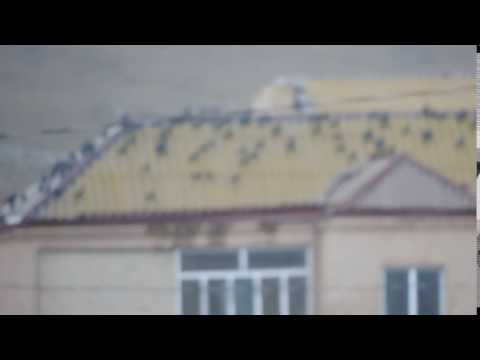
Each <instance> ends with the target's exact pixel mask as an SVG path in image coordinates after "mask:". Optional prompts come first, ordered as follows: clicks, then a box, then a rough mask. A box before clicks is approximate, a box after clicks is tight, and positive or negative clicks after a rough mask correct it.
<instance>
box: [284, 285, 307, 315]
mask: <svg viewBox="0 0 480 360" xmlns="http://www.w3.org/2000/svg"><path fill="white" fill-rule="evenodd" d="M288 293H289V294H288V296H289V314H290V315H306V314H307V280H306V279H305V278H304V277H292V278H290V279H288Z"/></svg>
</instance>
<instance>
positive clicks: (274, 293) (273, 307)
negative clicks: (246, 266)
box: [262, 279, 280, 315]
mask: <svg viewBox="0 0 480 360" xmlns="http://www.w3.org/2000/svg"><path fill="white" fill-rule="evenodd" d="M262 304H263V315H280V281H279V279H263V280H262Z"/></svg>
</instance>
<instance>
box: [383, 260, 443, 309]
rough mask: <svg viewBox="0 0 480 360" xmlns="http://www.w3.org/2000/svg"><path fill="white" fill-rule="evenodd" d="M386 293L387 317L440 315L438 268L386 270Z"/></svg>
mask: <svg viewBox="0 0 480 360" xmlns="http://www.w3.org/2000/svg"><path fill="white" fill-rule="evenodd" d="M385 291H386V308H387V309H386V310H387V314H388V315H439V314H441V270H439V269H432V268H397V269H387V271H386V289H385Z"/></svg>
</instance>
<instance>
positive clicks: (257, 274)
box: [176, 247, 314, 315]
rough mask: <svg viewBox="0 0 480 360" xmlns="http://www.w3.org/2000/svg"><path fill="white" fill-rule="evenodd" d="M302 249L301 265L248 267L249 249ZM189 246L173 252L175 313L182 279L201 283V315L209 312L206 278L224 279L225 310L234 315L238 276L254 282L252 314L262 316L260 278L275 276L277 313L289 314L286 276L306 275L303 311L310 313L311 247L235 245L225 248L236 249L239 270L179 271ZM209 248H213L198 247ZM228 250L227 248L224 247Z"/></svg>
mask: <svg viewBox="0 0 480 360" xmlns="http://www.w3.org/2000/svg"><path fill="white" fill-rule="evenodd" d="M291 249H295V250H302V251H304V253H305V265H304V266H303V267H291V268H273V269H250V268H248V252H249V251H255V250H272V251H275V250H291ZM188 250H190V249H179V250H177V252H176V263H177V264H176V268H177V289H178V292H177V293H178V296H177V314H178V315H182V303H183V299H182V297H183V294H182V282H183V281H184V280H195V281H199V283H200V315H208V291H207V284H208V281H209V280H225V281H226V287H227V298H226V310H227V315H234V314H235V294H234V281H235V280H237V279H248V280H252V283H253V314H254V315H261V314H262V313H263V309H262V307H263V303H262V297H261V283H262V280H263V279H268V278H275V279H278V280H279V285H280V290H279V300H280V315H288V313H289V307H290V303H289V302H290V298H289V292H288V279H290V278H291V277H296V276H300V277H303V278H305V285H306V294H305V295H306V302H307V304H306V314H307V315H309V314H312V313H313V311H312V310H313V295H314V289H313V280H312V278H313V273H312V269H313V266H312V261H313V256H312V253H311V249H310V248H308V247H295V248H293V247H288V248H275V249H266V248H237V249H228V250H231V251H235V252H236V253H237V258H238V269H235V270H194V271H183V270H182V252H183V251H188ZM201 250H202V251H204V250H212V251H215V250H216V249H213V248H212V249H201ZM225 250H227V249H225Z"/></svg>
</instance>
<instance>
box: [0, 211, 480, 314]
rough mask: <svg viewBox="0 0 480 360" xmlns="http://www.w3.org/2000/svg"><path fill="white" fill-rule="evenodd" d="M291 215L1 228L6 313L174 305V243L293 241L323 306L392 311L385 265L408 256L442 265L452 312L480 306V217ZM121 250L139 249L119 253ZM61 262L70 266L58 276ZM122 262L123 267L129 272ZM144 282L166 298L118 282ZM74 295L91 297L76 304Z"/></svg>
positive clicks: (408, 260)
mask: <svg viewBox="0 0 480 360" xmlns="http://www.w3.org/2000/svg"><path fill="white" fill-rule="evenodd" d="M282 224H283V225H282V226H280V227H279V228H278V229H277V231H275V232H272V233H268V232H265V231H262V230H260V228H259V225H258V223H257V222H250V221H247V222H238V223H235V224H231V225H230V226H229V227H228V229H226V232H225V234H224V235H217V236H213V237H212V236H211V235H209V233H210V229H211V226H210V225H206V224H203V225H202V226H201V228H199V229H196V230H195V231H193V232H192V234H191V235H190V236H176V237H175V236H173V235H171V228H170V230H168V228H165V227H160V226H141V225H138V226H89V227H54V228H29V229H18V230H15V231H13V232H3V233H0V313H1V314H5V313H7V314H8V313H10V314H11V313H15V314H32V313H33V314H34V313H41V312H47V313H58V312H60V313H62V312H68V313H83V312H87V313H105V312H108V313H122V312H124V313H151V312H154V313H162V314H174V313H175V312H176V311H177V306H178V304H177V301H178V296H177V293H176V291H175V290H174V291H172V289H175V287H176V260H175V259H176V257H175V252H174V251H173V250H174V249H176V248H184V247H192V246H195V247H207V246H211V247H225V246H228V247H234V248H236V247H255V246H261V247H264V246H292V245H298V246H307V247H310V248H312V249H313V254H314V264H313V265H314V271H313V273H314V283H315V289H314V294H315V295H316V296H314V304H315V306H314V307H315V313H318V314H382V313H383V312H384V303H383V302H384V292H383V275H384V269H385V267H387V266H406V265H412V266H416V265H422V266H423V265H435V266H442V267H443V268H444V283H445V311H446V313H448V314H473V313H475V311H476V284H477V279H476V267H475V264H476V242H475V231H474V230H475V222H474V220H473V218H472V219H470V218H415V217H410V218H407V219H405V218H387V217H378V218H339V219H335V220H328V221H327V220H323V221H320V222H319V221H315V226H314V225H312V222H308V221H307V222H305V221H304V222H298V223H291V222H289V223H287V222H286V221H282ZM314 239H316V241H313V240H314ZM86 249H91V250H95V251H92V252H91V254H92V256H88V255H85V253H80V254H81V255H79V252H78V250H82V251H83V252H84V251H85V250H86ZM122 249H123V250H126V251H123V252H122V251H121V250H122ZM98 250H102V251H98ZM115 253H118V254H124V255H125V254H132V256H123V257H116V256H115V255H114V254H115ZM56 254H57V255H58V254H66V255H68V256H67V257H58V256H55V255H56ZM98 254H103V255H104V256H103V257H102V256H100V257H99V256H98ZM135 254H136V255H135ZM141 254H143V255H141ZM152 254H155V255H152ZM135 256H137V258H135ZM139 256H140V257H139ZM141 256H145V257H141ZM152 256H157V257H156V258H155V257H152ZM82 259H84V260H82ZM135 259H136V260H135ZM82 264H83V265H82ZM138 264H142V265H141V266H140V267H139V265H138ZM58 268H61V269H63V270H62V271H63V272H65V274H59V275H58V276H53V275H52V274H55V271H56V270H55V269H58ZM108 269H110V273H108V271H109V270H108ZM112 269H113V270H112ZM118 269H123V273H122V272H119V271H118ZM112 271H114V273H111V272H112ZM116 274H117V275H118V278H116ZM63 275H65V276H63ZM62 276H63V277H64V279H63V280H62ZM72 277H73V278H74V279H76V280H75V282H78V284H79V285H82V286H83V287H86V288H87V290H88V289H90V290H92V289H93V290H95V288H96V286H99V285H108V286H107V287H111V288H112V291H116V292H117V293H116V294H117V295H116V297H115V299H116V300H115V299H112V296H111V293H106V294H105V295H102V296H100V297H96V298H95V299H92V298H91V294H90V293H89V292H88V291H87V292H84V293H78V292H74V291H73V290H72V289H70V288H69V286H68V285H69V284H68V283H61V282H62V281H67V280H65V279H68V282H71V279H72ZM39 285H41V286H42V291H39ZM52 285H55V286H59V285H60V286H61V287H62V286H64V287H66V289H63V290H64V291H66V292H67V295H65V294H64V295H61V294H56V295H55V294H53V295H52V293H48V289H49V287H51V286H52ZM70 285H72V284H70ZM142 286H144V287H147V288H150V287H152V288H154V289H153V290H154V291H155V290H159V289H160V290H161V289H163V290H165V291H162V292H161V293H162V294H163V295H162V297H161V299H160V297H158V296H156V295H155V292H154V291H153V292H151V293H150V294H151V296H143V297H138V296H137V295H138V293H136V294H137V295H127V293H123V294H122V293H121V292H118V291H119V289H118V287H127V288H128V287H133V288H138V287H142ZM70 287H71V286H70ZM140 290H142V291H145V290H146V289H140ZM150 290H152V289H150ZM68 291H71V292H70V293H68ZM89 294H90V295H89ZM134 294H135V292H134ZM72 298H73V299H77V300H78V302H79V304H90V306H91V307H90V308H89V309H86V308H78V307H77V308H75V307H73V309H72V306H71V299H72ZM155 298H158V299H159V300H158V301H155ZM99 299H100V300H99ZM107 309H108V310H107Z"/></svg>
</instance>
